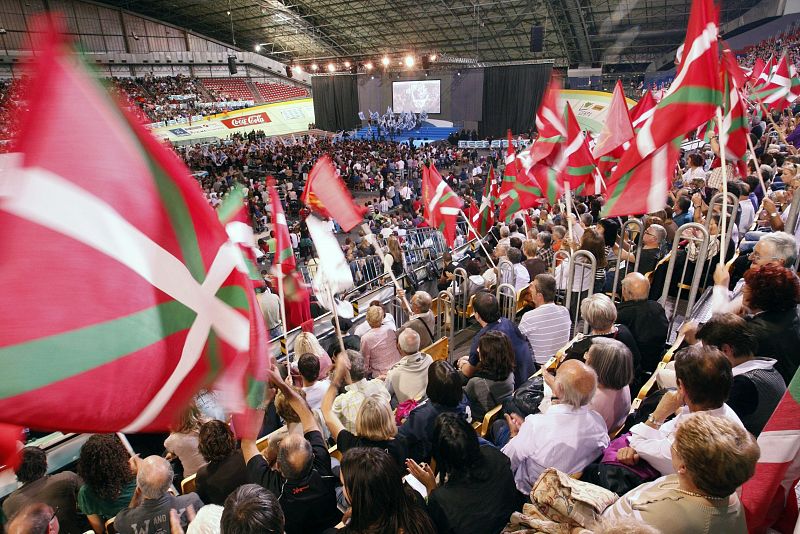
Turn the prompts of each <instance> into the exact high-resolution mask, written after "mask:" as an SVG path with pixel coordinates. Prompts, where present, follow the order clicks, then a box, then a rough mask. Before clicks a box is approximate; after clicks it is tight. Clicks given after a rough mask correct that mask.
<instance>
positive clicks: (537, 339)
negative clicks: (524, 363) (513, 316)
mask: <svg viewBox="0 0 800 534" xmlns="http://www.w3.org/2000/svg"><path fill="white" fill-rule="evenodd" d="M528 288H529V292H530V297H531V300H532V301H533V304H534V306H535V308H534V309H533V310H531V311H529V312H526V313H525V315H523V316H522V319H521V320H520V322H519V331H520V332H522V335H524V336H525V337H526V338H528V343H530V346H531V350H533V357H534V358H535V360H536V363H537V364H539V365H544V364H545V363H546V362H547V360H549V359H550V358H552V357H553V356H555V354H556V352H557V351H558V349H560V348H561V347H563V346H564V345H565V344H566V343H567V341H569V333H570V329H571V328H572V318H570V316H569V310H567V309H566V308H565V307H564V306H559V305H558V304H556V303H555V298H556V279H555V278H553V276H552V275H549V274H539V275H537V276H536V278H534V279H533V281H532V282H531V283H530V285H529V286H528Z"/></svg>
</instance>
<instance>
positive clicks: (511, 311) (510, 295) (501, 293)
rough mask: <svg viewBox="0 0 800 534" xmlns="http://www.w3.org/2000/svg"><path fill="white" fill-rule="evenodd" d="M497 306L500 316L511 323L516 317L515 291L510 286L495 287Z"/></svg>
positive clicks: (500, 285)
mask: <svg viewBox="0 0 800 534" xmlns="http://www.w3.org/2000/svg"><path fill="white" fill-rule="evenodd" d="M497 304H498V306H499V307H500V316H501V317H505V318H506V319H508V320H509V321H513V320H514V319H515V318H516V316H517V290H516V289H514V286H513V285H511V284H499V285H498V286H497Z"/></svg>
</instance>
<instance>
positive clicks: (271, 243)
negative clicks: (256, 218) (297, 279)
mask: <svg viewBox="0 0 800 534" xmlns="http://www.w3.org/2000/svg"><path fill="white" fill-rule="evenodd" d="M276 245H277V240H276V239H275V238H274V237H270V238H269V239H267V252H268V253H269V254H275V246H276Z"/></svg>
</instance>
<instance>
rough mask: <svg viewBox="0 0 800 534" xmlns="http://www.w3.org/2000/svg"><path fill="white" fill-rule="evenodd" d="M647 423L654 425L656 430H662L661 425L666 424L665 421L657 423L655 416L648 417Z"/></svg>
mask: <svg viewBox="0 0 800 534" xmlns="http://www.w3.org/2000/svg"><path fill="white" fill-rule="evenodd" d="M647 422H648V423H650V424H651V425H654V426H655V427H656V428H661V425H663V424H664V421H656V418H655V417H653V414H650V415H648V416H647Z"/></svg>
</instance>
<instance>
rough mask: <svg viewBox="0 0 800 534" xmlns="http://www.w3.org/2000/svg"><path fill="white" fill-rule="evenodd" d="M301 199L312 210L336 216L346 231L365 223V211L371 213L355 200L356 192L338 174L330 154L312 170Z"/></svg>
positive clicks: (331, 216)
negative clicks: (348, 187)
mask: <svg viewBox="0 0 800 534" xmlns="http://www.w3.org/2000/svg"><path fill="white" fill-rule="evenodd" d="M300 200H302V201H303V202H304V203H305V204H306V206H308V207H309V208H311V210H312V211H315V212H317V213H319V214H320V215H322V216H323V217H327V218H330V219H334V220H335V221H336V222H337V223H339V226H341V227H342V229H343V230H344V231H345V232H349V231H350V230H352V229H353V228H354V227H355V226H357V225H359V224H361V221H363V220H364V214H366V213H367V208H365V207H363V206H357V205H356V204H355V202H353V195H351V194H350V192H349V191H348V190H347V187H345V185H344V182H343V181H342V179H341V178H340V177H339V176H336V169H334V167H333V162H331V158H330V157H329V156H328V155H327V154H326V155H324V156H322V157H321V158H320V159H319V160H318V161H317V163H316V164H315V165H314V168H312V169H311V173H309V175H308V181H307V182H306V188H305V190H304V191H303V194H302V196H301V197H300Z"/></svg>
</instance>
